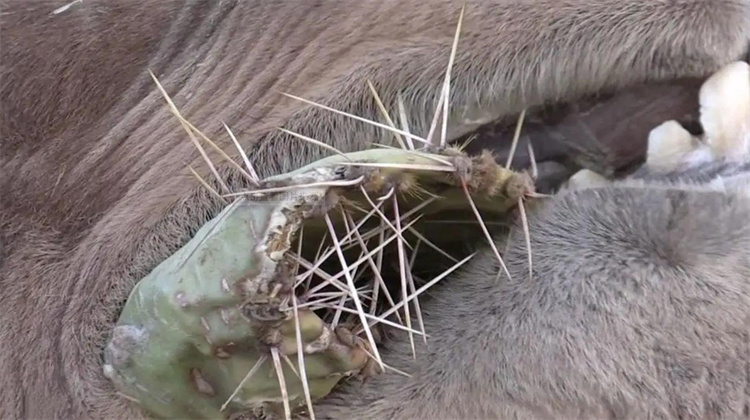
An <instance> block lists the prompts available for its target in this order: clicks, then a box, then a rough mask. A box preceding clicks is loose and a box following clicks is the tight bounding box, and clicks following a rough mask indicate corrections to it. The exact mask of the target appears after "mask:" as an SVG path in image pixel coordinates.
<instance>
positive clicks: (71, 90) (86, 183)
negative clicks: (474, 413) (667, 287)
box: [0, 0, 750, 419]
mask: <svg viewBox="0 0 750 420" xmlns="http://www.w3.org/2000/svg"><path fill="white" fill-rule="evenodd" d="M460 5H461V2H459V1H449V0H433V1H427V2H425V1H423V0H377V1H370V0H367V1H362V0H340V1H332V0H328V1H326V0H319V1H310V0H293V1H255V0H247V1H220V2H219V1H211V2H209V1H189V2H188V1H185V2H183V1H176V0H168V1H161V0H159V1H155V0H154V1H151V0H149V1H139V2H136V1H123V2H105V1H97V0H85V1H83V2H81V3H75V4H73V5H71V6H70V7H69V8H68V9H66V10H64V11H61V12H59V13H54V11H55V10H56V9H57V8H58V7H60V6H62V4H60V3H58V2H57V1H47V0H34V1H28V2H27V1H24V0H3V1H2V2H1V4H0V6H1V7H0V30H2V34H0V35H1V38H0V40H1V42H2V49H0V54H1V57H0V76H1V80H2V86H1V89H2V92H1V93H2V114H1V116H0V118H1V119H0V130H2V131H0V137H1V139H2V146H1V147H2V148H1V149H0V155H1V159H2V161H1V165H2V185H1V187H0V188H1V189H0V197H2V204H1V205H0V241H1V243H2V251H1V252H0V258H1V261H0V264H2V267H0V272H2V278H1V280H0V281H1V282H2V284H0V306H2V308H3V310H2V311H1V312H0V343H1V346H0V347H1V348H2V351H0V378H1V379H0V381H2V383H1V384H0V386H1V387H2V389H3V392H2V395H0V417H2V418H30V419H35V418H97V419H98V418H124V417H128V418H137V417H139V416H140V415H141V413H140V412H139V411H138V409H137V407H135V406H134V405H132V404H130V403H129V402H128V401H127V400H125V399H124V398H122V397H120V396H119V395H117V394H116V393H115V392H114V389H113V388H112V386H111V384H110V383H109V382H108V381H107V380H106V379H105V378H104V376H103V375H102V369H101V352H102V348H103V346H104V344H105V341H106V339H107V336H108V334H109V332H110V330H111V328H112V325H113V323H114V321H115V320H116V319H117V316H118V310H119V308H120V307H121V305H122V303H123V301H124V299H125V298H126V296H127V294H128V292H129V290H130V289H131V288H132V286H133V284H134V283H135V282H137V281H138V279H140V278H142V277H143V276H144V275H146V274H147V273H148V272H149V271H150V270H151V269H152V268H153V267H154V266H155V265H156V264H158V263H159V262H160V261H162V260H163V259H164V258H165V257H166V256H168V255H170V254H171V253H172V252H174V251H175V250H176V249H177V248H178V247H179V246H180V245H182V244H183V243H185V241H187V240H188V239H189V237H190V235H191V234H192V233H193V232H195V230H196V229H197V228H198V227H199V226H201V225H202V224H203V223H205V221H206V220H208V219H209V218H210V217H211V216H212V215H214V214H216V212H217V211H218V210H219V209H220V207H221V205H220V203H217V202H216V201H215V200H213V199H211V198H210V196H209V195H208V194H207V193H206V192H205V190H203V189H201V187H200V186H199V185H198V183H197V182H196V181H195V179H194V178H192V177H191V176H190V174H189V173H188V172H187V171H186V166H187V165H188V164H190V165H192V166H193V167H194V168H196V170H198V172H200V173H201V174H202V175H203V176H204V177H206V178H208V177H209V176H208V175H209V172H208V170H207V169H206V166H205V165H204V164H203V163H201V162H200V156H199V154H198V153H197V152H196V151H195V150H194V148H193V146H192V145H191V144H190V142H189V141H188V139H187V138H186V136H185V134H184V132H182V131H181V128H180V127H179V124H178V123H177V122H176V121H175V120H174V118H172V117H171V116H170V114H169V112H168V110H167V108H166V107H165V105H164V101H163V99H162V98H161V97H160V95H159V94H158V92H157V91H156V90H155V88H154V84H153V82H152V80H151V79H150V78H149V76H148V73H147V70H148V69H151V70H153V72H154V73H155V74H156V75H157V76H158V77H159V78H160V80H161V81H162V83H163V84H164V86H165V87H166V89H167V91H168V92H169V93H170V94H171V95H172V96H173V98H174V100H175V102H176V103H177V105H178V106H179V107H180V108H181V110H182V111H183V114H184V115H185V117H186V118H188V119H189V120H190V121H191V122H192V123H193V124H194V125H196V126H198V127H200V128H201V129H203V130H204V132H205V133H206V134H208V135H209V136H210V137H211V138H214V139H216V140H217V141H218V142H219V144H220V145H221V146H222V147H224V148H225V149H226V150H227V151H228V153H230V155H231V156H236V155H237V153H236V151H234V150H233V149H232V148H231V143H230V141H229V138H228V136H227V135H226V134H225V132H224V131H222V130H223V129H222V127H221V122H222V121H224V122H226V123H227V124H228V125H229V126H230V127H231V128H232V129H233V131H234V132H235V134H237V136H238V137H239V139H240V142H241V143H242V145H243V146H244V147H245V149H246V150H247V153H248V155H249V156H250V159H251V160H252V161H253V163H254V165H255V166H256V168H257V170H258V171H259V172H260V173H261V175H269V174H276V173H279V172H283V171H286V170H289V169H292V168H295V167H298V166H300V165H302V164H304V163H308V162H310V161H312V160H315V159H317V158H319V157H321V156H323V155H324V154H325V152H324V151H323V150H321V149H318V148H316V147H315V146H312V145H309V144H302V143H300V142H299V141H298V140H295V139H292V138H291V137H289V136H287V135H285V134H283V133H281V132H279V131H277V130H275V128H276V127H279V126H283V127H285V128H287V129H290V130H293V131H297V132H300V133H302V134H306V135H308V136H311V137H315V138H317V139H319V140H321V141H325V142H327V143H330V144H333V145H335V146H336V147H338V148H339V149H342V150H345V151H349V150H357V149H361V148H364V147H367V146H368V145H369V142H371V141H383V142H389V141H391V138H390V136H389V135H386V134H384V133H382V132H379V131H376V130H375V129H373V128H371V127H368V126H366V125H363V124H361V123H357V122H353V121H351V120H347V119H345V118H343V117H340V116H337V115H335V114H332V113H329V112H326V111H322V110H319V109H316V108H314V107H312V106H310V105H306V104H303V103H300V102H296V101H293V100H291V99H288V98H284V97H283V96H281V95H279V92H280V91H282V92H290V93H292V94H295V95H298V96H302V97H305V98H308V99H312V100H315V101H318V102H322V103H325V104H327V105H329V106H332V107H334V108H338V109H343V110H346V111H350V112H353V113H355V114H359V115H362V116H365V117H369V118H376V117H377V116H378V111H377V108H376V107H375V104H374V102H373V100H372V98H371V96H370V93H369V91H368V88H367V85H366V80H368V79H369V80H370V81H372V83H373V84H374V86H375V87H376V88H377V89H378V91H379V93H380V96H381V97H382V98H383V100H384V102H385V103H386V104H387V105H388V106H389V108H390V109H395V105H394V104H395V103H396V95H397V93H398V92H400V91H401V92H402V95H403V98H404V102H405V104H406V109H407V113H408V117H409V125H410V127H411V128H412V130H413V131H414V132H416V133H418V134H423V135H424V134H425V133H426V131H427V126H428V125H429V121H430V120H431V117H432V109H433V108H434V104H435V102H436V101H435V99H436V96H437V93H438V92H439V87H440V84H441V82H442V78H441V75H442V73H443V71H444V68H445V65H446V63H447V57H448V53H449V50H450V45H451V42H452V37H453V33H454V30H455V25H456V21H457V17H458V11H459V7H460ZM749 18H750V2H748V1H747V0H712V1H708V0H705V1H700V0H676V1H673V2H664V1H661V0H625V1H623V0H567V1H562V2H561V1H559V0H527V1H511V0H482V1H475V2H470V3H469V4H468V6H467V10H466V17H465V20H464V27H463V31H462V38H461V42H460V44H459V52H458V55H457V58H456V65H455V67H454V69H453V76H454V81H453V84H452V96H451V106H452V109H453V110H454V112H455V115H454V116H452V119H451V121H452V122H453V124H452V126H451V127H452V128H451V130H450V131H449V136H450V138H456V137H459V136H461V135H463V134H466V133H467V132H470V131H471V130H473V129H475V128H476V127H477V126H479V125H481V124H484V123H488V122H490V121H493V120H495V119H498V118H501V117H507V116H512V115H514V114H516V113H518V112H520V111H521V110H522V109H524V108H526V107H534V106H539V105H542V104H549V103H559V102H570V101H575V100H577V99H579V98H582V97H584V96H588V95H591V94H595V93H599V92H605V91H618V90H623V89H624V90H627V89H628V88H629V87H632V86H635V85H639V84H642V83H654V82H660V81H667V80H673V79H678V78H680V79H681V78H701V77H704V76H706V75H708V74H709V73H711V72H712V71H714V70H715V69H717V68H718V67H719V66H720V65H722V64H724V63H726V62H729V61H731V60H734V59H736V58H737V57H739V56H741V55H742V54H744V53H745V51H746V47H747V42H748V39H750V25H749V24H748V23H749V22H750V20H749ZM480 111H481V112H480ZM667 111H669V110H667ZM667 111H665V112H667ZM667 113H668V112H667ZM681 113H682V112H681V111H680V114H681ZM672 117H675V118H676V117H679V115H676V116H665V118H663V119H667V118H672ZM541 141H546V140H545V139H544V138H542V139H541ZM618 141H629V140H628V139H622V138H621V139H619V140H618ZM539 158H540V159H541V160H544V159H545V156H540V157H539ZM217 160H218V159H217ZM220 170H221V171H222V173H223V174H226V175H227V176H228V177H229V178H230V179H231V180H234V181H233V182H238V181H237V178H238V177H237V176H236V174H232V173H231V170H230V169H228V168H227V167H226V165H221V169H220ZM212 182H213V181H212ZM214 185H215V186H216V183H215V182H214Z"/></svg>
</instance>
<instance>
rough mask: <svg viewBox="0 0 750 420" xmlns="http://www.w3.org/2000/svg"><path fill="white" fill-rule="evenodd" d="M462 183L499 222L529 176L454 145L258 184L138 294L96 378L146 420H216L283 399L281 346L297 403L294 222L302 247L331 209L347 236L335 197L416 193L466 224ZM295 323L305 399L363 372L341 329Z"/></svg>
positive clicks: (335, 160) (342, 162) (332, 161)
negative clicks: (151, 419)
mask: <svg viewBox="0 0 750 420" xmlns="http://www.w3.org/2000/svg"><path fill="white" fill-rule="evenodd" d="M464 185H465V186H466V189H467V190H468V191H469V192H470V193H471V195H472V196H473V197H474V200H475V203H476V204H477V206H478V207H479V208H480V209H481V211H482V212H483V213H484V214H485V215H491V214H492V215H495V216H498V217H501V216H502V215H504V214H505V213H507V211H508V210H509V209H511V208H512V207H513V206H515V205H516V203H517V202H518V199H519V198H520V197H522V196H523V195H524V194H525V193H527V192H528V191H530V190H531V188H532V183H531V181H530V179H529V178H528V177H526V176H524V175H521V174H517V173H514V172H511V171H507V170H505V169H503V168H501V167H499V166H498V165H497V164H496V163H495V161H494V159H493V158H492V157H491V156H490V155H489V154H485V155H482V156H479V157H475V158H469V157H467V156H465V155H464V154H462V153H460V152H458V151H455V150H447V151H441V152H439V153H435V154H428V153H424V152H414V151H406V150H395V149H374V150H367V151H363V152H357V153H351V154H347V155H335V156H331V157H328V158H326V159H322V160H320V161H317V162H315V163H313V164H311V165H308V166H306V167H303V168H300V169H298V170H296V171H293V172H289V173H287V174H283V175H280V176H276V177H272V178H268V179H266V180H264V181H263V182H262V185H261V188H260V189H259V190H257V191H256V192H254V193H252V194H248V195H246V196H245V197H243V198H241V199H238V200H236V201H234V202H233V203H231V204H230V205H228V206H227V207H226V208H225V209H224V210H223V211H222V212H221V213H220V214H219V215H218V216H217V217H215V218H214V219H213V220H211V221H210V222H208V223H206V224H205V225H204V226H203V227H202V228H201V229H200V230H199V231H198V232H197V233H196V235H195V237H194V238H193V239H192V240H190V241H189V242H188V243H187V244H186V245H185V246H183V247H182V248H181V249H179V250H178V251H177V252H176V253H175V254H173V255H172V256H170V257H169V258H168V259H166V260H165V261H163V262H162V263H161V264H159V265H158V266H157V267H156V268H155V269H154V270H153V271H152V272H151V273H150V274H149V275H148V276H146V277H145V278H143V279H142V280H141V281H140V282H139V283H138V284H137V285H136V286H135V288H134V289H133V291H132V292H131V294H130V297H129V299H128V301H127V303H126V305H125V307H124V309H123V311H122V313H121V316H120V319H119V320H118V322H117V325H116V327H115V328H114V331H113V332H112V335H111V338H110V341H109V343H108V345H107V347H106V349H105V355H104V356H105V365H104V371H105V374H106V375H107V376H108V377H109V378H110V379H111V380H112V381H113V383H114V384H115V386H116V387H117V389H118V390H119V391H120V392H122V393H123V394H125V395H126V396H128V397H129V398H131V399H133V400H134V401H136V402H137V403H138V404H139V405H140V406H141V407H142V408H144V409H145V410H146V411H147V412H149V413H150V414H151V415H154V416H156V417H161V418H195V419H198V418H200V419H223V418H229V417H230V416H232V415H233V414H237V413H244V412H252V411H253V410H258V409H259V408H262V407H277V406H278V405H279V404H281V402H282V394H281V391H280V387H279V381H278V378H277V377H276V370H275V369H274V365H273V363H272V360H271V357H270V356H269V355H270V352H271V350H270V349H277V350H278V354H281V355H282V357H287V356H289V357H288V359H285V360H284V361H282V366H283V374H284V380H285V382H286V387H287V392H288V398H289V401H290V404H291V406H292V407H293V408H294V407H300V406H303V405H304V403H305V397H304V393H303V387H302V381H301V379H300V378H299V376H298V373H299V372H297V370H298V366H297V356H296V353H297V349H298V343H297V341H296V335H295V334H296V329H295V317H294V315H293V311H290V310H289V306H290V303H289V302H290V298H291V297H292V296H293V293H294V286H295V284H294V283H295V274H296V273H295V272H294V269H293V266H294V264H293V261H292V260H291V259H290V258H289V257H288V254H289V251H290V249H291V248H292V245H293V243H294V241H295V238H296V235H297V234H298V231H299V229H300V227H301V226H303V225H304V232H305V233H304V241H303V242H304V243H303V245H304V246H306V247H309V245H308V242H309V243H311V244H312V243H317V242H316V241H317V240H319V239H320V238H321V237H322V236H323V235H324V234H325V233H326V232H327V224H326V222H325V216H326V215H327V214H330V216H331V217H332V218H331V219H329V220H332V221H333V223H334V224H335V226H337V229H341V231H343V230H344V228H343V227H342V226H344V224H343V223H344V221H343V218H342V217H341V216H340V211H338V210H337V211H333V210H334V209H336V208H338V209H341V208H342V207H338V205H339V204H341V203H342V202H346V203H349V204H351V205H350V206H349V207H344V208H348V209H351V208H354V207H356V206H360V207H361V208H364V209H366V208H368V207H370V204H369V202H370V201H371V200H372V199H371V198H369V197H366V196H365V193H364V192H363V191H365V192H367V193H368V194H370V193H371V194H372V195H373V196H377V195H383V194H388V193H389V192H391V193H392V194H395V196H397V197H398V198H399V203H403V208H402V210H403V211H408V209H409V208H413V207H414V206H415V205H418V204H419V203H420V202H421V201H422V200H423V199H424V197H425V194H428V195H437V196H440V199H438V200H435V202H434V203H433V204H431V205H430V206H428V207H426V208H425V209H422V210H421V211H420V214H433V215H434V214H438V213H441V214H452V215H453V216H454V217H459V216H461V217H464V218H467V219H471V218H473V217H474V216H473V213H472V210H471V209H470V207H469V204H468V202H467V200H466V197H465V192H464V189H463V188H464V187H463V186H464ZM352 206H354V207H352ZM344 211H349V210H344ZM415 226H416V225H415ZM440 235H441V232H440V231H436V232H435V231H434V230H433V232H431V236H430V238H431V240H434V241H436V242H446V241H450V240H451V239H455V235H447V236H444V237H441V236H440ZM449 236H453V237H452V238H451V237H449ZM299 323H300V326H301V337H302V341H303V348H304V353H305V371H306V374H307V379H308V384H309V388H310V393H311V395H312V397H313V398H314V399H315V398H321V397H323V396H325V395H327V394H328V393H329V392H330V391H331V390H332V389H333V387H334V386H335V385H336V384H337V383H338V381H339V380H340V379H341V378H342V377H344V376H347V375H351V374H355V373H358V372H360V371H361V370H362V369H363V368H364V367H365V366H366V365H367V362H368V356H367V353H366V349H365V348H363V346H360V345H357V344H356V343H352V342H351V340H349V339H346V334H343V335H342V334H341V331H343V330H342V329H341V327H338V328H336V329H334V328H333V327H332V326H331V325H329V324H328V323H326V322H324V321H323V320H322V319H321V318H320V317H319V316H318V315H316V313H315V312H313V311H311V310H308V309H305V308H300V310H299ZM287 360H288V361H291V363H287ZM259 361H260V363H259ZM256 365H257V366H256ZM292 366H294V368H292ZM254 367H255V369H253V368H254ZM251 370H253V374H252V376H251V377H250V378H249V379H247V380H245V381H244V382H243V378H245V377H246V375H248V372H250V371H251ZM240 384H241V386H240ZM230 396H231V398H230ZM227 401H228V403H227V404H225V403H226V402H227ZM225 405H226V406H225Z"/></svg>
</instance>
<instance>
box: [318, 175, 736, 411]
mask: <svg viewBox="0 0 750 420" xmlns="http://www.w3.org/2000/svg"><path fill="white" fill-rule="evenodd" d="M742 171H744V177H745V178H744V179H745V181H744V184H739V185H740V186H739V187H738V188H735V189H723V188H715V187H712V186H711V184H709V183H708V182H710V181H712V180H715V179H717V177H720V176H726V177H735V178H736V177H740V176H742ZM708 174H712V176H711V177H707V175H708ZM678 175H679V176H678ZM638 178H639V179H632V180H626V181H621V182H615V183H613V184H610V185H607V186H603V187H592V188H587V189H582V190H566V191H563V192H561V193H560V194H558V195H557V196H555V197H553V198H550V199H547V200H544V201H543V202H542V203H541V204H539V205H538V206H536V208H534V209H533V210H531V211H529V228H530V239H531V250H532V256H533V264H532V266H533V277H532V278H531V279H529V277H528V262H527V258H528V256H527V249H526V245H525V238H524V233H523V230H522V229H521V228H520V226H519V225H516V227H515V228H514V229H513V230H512V231H511V233H510V235H509V236H508V238H502V239H499V245H502V246H505V241H506V240H507V241H508V242H507V243H508V251H507V253H506V254H505V262H506V264H507V265H508V269H509V270H510V274H511V279H508V278H506V277H505V276H504V275H503V276H502V278H500V279H498V278H496V275H497V272H498V270H499V264H498V263H497V261H496V259H495V257H494V254H492V253H491V252H489V251H487V252H484V253H483V254H480V255H478V256H477V257H476V260H475V261H474V262H473V263H472V264H471V265H470V266H469V267H468V268H466V269H465V270H464V271H463V272H462V273H461V274H460V275H457V276H455V277H454V278H449V279H446V280H445V281H444V282H443V283H442V284H441V286H439V287H437V288H436V289H435V291H434V293H433V294H432V296H431V298H430V299H429V300H428V301H427V302H426V303H422V308H423V311H424V313H425V314H426V315H425V317H424V319H425V324H426V329H427V333H428V334H430V336H431V338H430V339H429V340H428V343H427V345H421V346H420V347H419V348H418V350H417V358H416V360H413V359H412V355H411V351H410V347H409V344H408V340H407V339H406V337H404V336H403V335H398V334H397V335H396V337H397V338H395V339H394V342H391V343H390V344H389V346H388V347H387V350H385V351H381V354H383V355H384V361H385V362H386V363H388V364H391V365H393V366H394V367H396V368H398V369H401V370H403V371H406V372H408V373H410V374H411V375H412V377H411V378H405V377H403V376H399V375H397V374H393V373H389V374H387V375H384V376H380V377H377V378H375V379H371V380H370V381H369V382H367V383H366V384H364V385H360V384H358V383H356V382H351V383H349V384H348V385H347V386H346V387H344V389H343V390H341V391H339V392H338V393H337V394H334V395H332V396H330V397H329V398H328V399H327V400H326V401H324V402H323V403H321V404H320V405H319V406H318V407H317V408H316V414H317V418H318V419H342V420H343V419H362V420H369V419H373V420H374V419H386V418H387V419H393V420H400V419H403V420H407V419H425V420H426V419H435V420H437V419H467V420H468V419H516V420H521V419H528V420H531V419H550V420H552V419H571V420H573V419H579V420H584V419H681V420H685V419H740V418H748V416H750V414H749V412H748V410H750V183H748V182H747V180H749V179H750V171H749V167H748V165H747V164H746V163H744V164H742V163H741V164H727V163H726V162H719V163H714V162H708V163H702V164H700V165H699V166H696V167H693V168H691V169H690V170H689V171H688V170H684V171H683V172H681V173H679V174H670V176H667V177H666V178H665V177H663V176H662V175H660V174H649V173H647V171H643V172H642V173H641V174H640V175H639V177H638ZM700 181H703V182H700ZM501 249H502V247H501Z"/></svg>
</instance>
